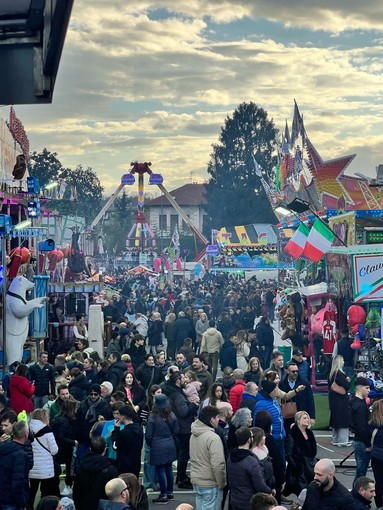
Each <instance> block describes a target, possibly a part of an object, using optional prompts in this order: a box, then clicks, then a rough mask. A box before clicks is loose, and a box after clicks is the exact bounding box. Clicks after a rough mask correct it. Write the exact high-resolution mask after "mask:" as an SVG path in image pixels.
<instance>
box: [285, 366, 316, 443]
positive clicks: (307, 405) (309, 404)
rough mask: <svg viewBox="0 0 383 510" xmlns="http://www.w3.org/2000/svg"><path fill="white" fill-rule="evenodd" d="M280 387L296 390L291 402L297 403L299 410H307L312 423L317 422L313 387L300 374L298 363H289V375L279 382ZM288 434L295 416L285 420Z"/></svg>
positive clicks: (286, 389)
mask: <svg viewBox="0 0 383 510" xmlns="http://www.w3.org/2000/svg"><path fill="white" fill-rule="evenodd" d="M279 389H281V390H282V391H285V392H286V393H288V392H289V391H291V390H294V391H295V393H296V396H295V397H294V398H293V399H291V400H290V402H295V403H296V405H297V411H306V413H308V415H309V416H310V421H311V425H314V424H315V403H314V395H313V390H312V389H311V385H310V383H309V381H308V380H307V379H303V378H302V377H301V376H300V375H299V368H298V365H297V364H296V363H295V362H293V361H290V363H289V364H288V365H287V377H285V378H284V379H283V381H282V382H280V383H279ZM283 423H284V426H285V431H286V436H287V434H288V433H289V431H290V427H291V425H292V424H293V423H294V417H292V418H285V419H284V420H283Z"/></svg>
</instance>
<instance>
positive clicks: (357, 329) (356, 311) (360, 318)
mask: <svg viewBox="0 0 383 510" xmlns="http://www.w3.org/2000/svg"><path fill="white" fill-rule="evenodd" d="M347 320H348V324H349V326H350V328H351V331H352V332H353V333H354V335H355V339H354V341H353V342H352V344H351V345H350V347H351V349H355V350H358V349H360V348H361V347H362V345H361V343H360V341H361V340H364V339H365V337H366V330H365V327H364V324H365V322H366V312H365V310H364V308H362V307H361V306H359V305H351V306H350V308H349V309H348V310H347Z"/></svg>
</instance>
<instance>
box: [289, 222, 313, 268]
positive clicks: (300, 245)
mask: <svg viewBox="0 0 383 510" xmlns="http://www.w3.org/2000/svg"><path fill="white" fill-rule="evenodd" d="M309 234H310V230H309V228H308V227H306V225H305V224H304V223H301V224H300V225H299V228H298V229H297V230H296V231H295V233H294V235H293V237H292V238H291V239H290V241H289V242H288V243H287V244H286V246H285V252H286V253H288V254H289V255H291V257H293V258H294V259H298V258H299V257H300V256H301V255H302V253H303V250H304V249H305V246H306V241H307V238H308V236H309Z"/></svg>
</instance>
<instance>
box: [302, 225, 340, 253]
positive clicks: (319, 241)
mask: <svg viewBox="0 0 383 510" xmlns="http://www.w3.org/2000/svg"><path fill="white" fill-rule="evenodd" d="M334 238H335V234H334V232H333V231H332V230H330V229H329V228H328V227H327V226H326V224H325V223H323V221H321V220H320V219H316V220H315V222H314V225H313V226H312V227H311V230H310V233H309V236H308V238H307V241H306V245H305V247H304V250H303V255H304V256H305V257H307V258H308V259H310V260H313V261H314V262H318V261H319V260H320V259H321V258H322V257H323V255H324V254H325V253H326V252H328V251H329V249H330V248H331V245H332V243H333V241H334Z"/></svg>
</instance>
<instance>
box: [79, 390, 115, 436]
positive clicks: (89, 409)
mask: <svg viewBox="0 0 383 510" xmlns="http://www.w3.org/2000/svg"><path fill="white" fill-rule="evenodd" d="M100 415H101V416H103V417H104V418H105V420H111V419H112V418H113V415H112V409H111V407H110V405H109V404H108V403H107V402H106V401H105V400H104V399H103V398H102V397H100V398H99V399H98V400H97V401H96V402H92V400H91V399H90V397H88V398H86V399H85V400H83V401H82V402H81V403H80V406H79V408H78V409H77V414H76V423H77V427H76V439H77V441H79V442H80V443H85V444H88V443H89V432H90V429H91V428H92V426H93V425H94V424H95V423H96V421H98V417H99V416H100Z"/></svg>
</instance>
